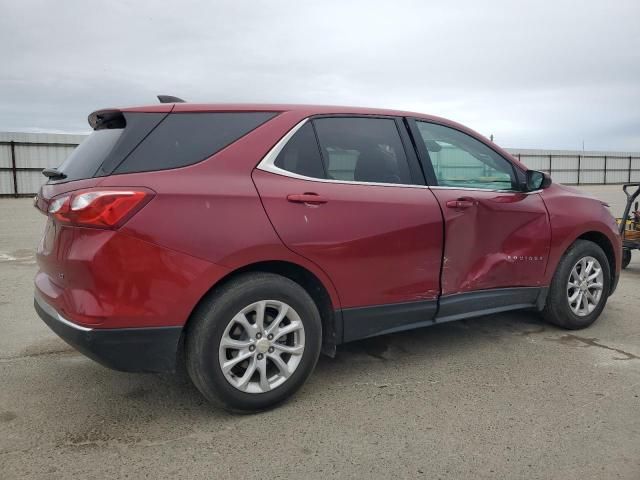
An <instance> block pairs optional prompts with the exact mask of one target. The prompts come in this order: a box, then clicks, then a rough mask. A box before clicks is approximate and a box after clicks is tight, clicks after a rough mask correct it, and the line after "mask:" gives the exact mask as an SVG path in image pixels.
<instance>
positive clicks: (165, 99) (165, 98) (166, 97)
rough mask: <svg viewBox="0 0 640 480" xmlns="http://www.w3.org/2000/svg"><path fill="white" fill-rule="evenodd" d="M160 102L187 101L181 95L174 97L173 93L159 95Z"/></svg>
mask: <svg viewBox="0 0 640 480" xmlns="http://www.w3.org/2000/svg"><path fill="white" fill-rule="evenodd" d="M158 100H160V103H185V101H184V100H183V99H181V98H180V97H174V96H173V95H158Z"/></svg>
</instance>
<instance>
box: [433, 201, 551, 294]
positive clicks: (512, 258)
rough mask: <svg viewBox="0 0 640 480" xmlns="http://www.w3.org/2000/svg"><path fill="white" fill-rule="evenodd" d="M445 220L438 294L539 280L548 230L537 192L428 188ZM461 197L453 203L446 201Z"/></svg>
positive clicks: (547, 248)
mask: <svg viewBox="0 0 640 480" xmlns="http://www.w3.org/2000/svg"><path fill="white" fill-rule="evenodd" d="M433 193H434V194H435V196H436V197H437V198H438V201H439V202H440V205H441V207H442V212H443V214H444V220H445V250H444V264H443V269H442V294H443V295H448V294H453V293H462V292H468V291H471V290H484V289H489V288H500V287H520V286H539V285H541V284H542V282H543V278H544V272H545V267H546V262H547V258H548V255H549V245H550V242H551V230H550V227H549V216H548V214H547V209H546V208H545V205H544V202H543V201H542V199H541V198H540V196H539V195H538V194H535V193H533V194H524V193H497V192H489V191H479V190H474V191H468V190H459V189H433ZM458 200H460V201H467V202H468V203H469V204H471V205H472V206H469V207H468V208H455V207H453V208H452V207H449V206H447V203H448V202H452V201H453V202H455V201H458Z"/></svg>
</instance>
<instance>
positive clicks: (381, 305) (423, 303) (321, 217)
mask: <svg viewBox="0 0 640 480" xmlns="http://www.w3.org/2000/svg"><path fill="white" fill-rule="evenodd" d="M407 147H409V148H407ZM421 175H422V174H421V172H420V169H419V164H418V163H417V159H416V157H415V152H414V151H413V150H412V148H410V144H409V141H408V135H407V133H406V131H405V130H404V128H403V127H402V123H401V121H400V120H399V119H395V118H378V117H322V118H315V119H313V120H308V121H305V122H304V123H303V124H301V125H298V126H297V128H296V129H294V131H292V132H290V134H289V135H288V136H286V137H285V138H284V139H283V140H282V141H281V142H280V143H279V144H278V145H276V147H274V149H273V150H272V151H271V152H270V153H269V155H267V157H265V159H264V160H263V161H262V162H261V164H260V165H259V167H258V169H257V170H255V171H254V174H253V178H254V182H255V184H256V186H257V188H258V191H259V193H260V196H261V198H262V200H263V203H264V206H265V209H266V211H267V214H268V216H269V218H270V219H271V222H272V223H273V225H274V226H275V229H276V231H277V232H278V234H279V236H280V237H281V239H282V240H283V242H284V243H285V244H286V245H287V246H288V247H289V248H290V249H292V250H293V251H295V252H296V253H298V254H300V255H302V256H304V257H305V258H307V259H309V260H311V261H313V262H314V263H316V264H317V265H319V266H320V267H321V268H322V269H323V270H324V271H325V272H326V273H327V274H328V276H329V277H330V278H331V280H332V281H333V283H334V285H335V287H336V289H337V291H338V294H339V296H340V300H341V303H342V306H343V307H344V315H343V316H344V339H345V340H353V339H355V338H359V337H365V336H369V335H373V334H376V333H381V332H384V331H392V330H395V329H402V328H407V327H408V326H409V324H414V323H420V322H429V321H431V319H432V318H433V315H434V313H435V309H436V302H437V297H438V294H439V288H440V285H439V275H440V260H441V254H442V216H441V213H440V208H439V207H438V203H437V200H436V199H435V197H434V196H433V194H432V193H431V191H430V190H429V189H427V188H426V187H425V186H424V179H423V177H422V176H421Z"/></svg>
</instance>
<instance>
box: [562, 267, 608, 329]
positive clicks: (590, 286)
mask: <svg viewBox="0 0 640 480" xmlns="http://www.w3.org/2000/svg"><path fill="white" fill-rule="evenodd" d="M603 279H604V275H603V273H602V266H601V265H600V262H598V260H596V259H595V258H593V257H590V256H587V257H583V258H581V259H580V260H578V261H577V262H576V264H575V265H574V266H573V268H572V269H571V273H570V274H569V280H568V282H567V301H568V302H569V307H570V308H571V311H573V313H575V314H576V315H577V316H579V317H585V316H587V315H589V314H590V313H591V312H593V311H594V310H595V308H596V307H597V306H598V304H599V303H600V300H601V298H602V289H603V285H604V283H603Z"/></svg>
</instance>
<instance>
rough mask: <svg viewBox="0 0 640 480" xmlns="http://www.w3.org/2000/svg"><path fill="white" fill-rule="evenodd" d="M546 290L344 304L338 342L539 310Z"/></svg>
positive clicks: (501, 290) (504, 290) (503, 290)
mask: <svg viewBox="0 0 640 480" xmlns="http://www.w3.org/2000/svg"><path fill="white" fill-rule="evenodd" d="M547 291H548V288H547V287H515V288H495V289H491V290H480V291H475V292H466V293H459V294H455V295H445V296H443V297H440V299H439V300H425V301H420V302H408V303H395V304H391V305H376V306H373V307H357V308H345V309H343V310H342V332H343V335H342V342H351V341H353V340H359V339H361V338H367V337H373V336H376V335H384V334H387V333H393V332H400V331H402V330H411V329H414V328H420V327H426V326H429V325H436V324H439V323H445V322H452V321H454V320H462V319H465V318H472V317H480V316H483V315H491V314H494V313H500V312H507V311H510V310H525V309H537V310H541V309H542V308H544V305H545V302H546V297H547ZM336 313H340V312H336ZM342 342H338V343H342Z"/></svg>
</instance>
